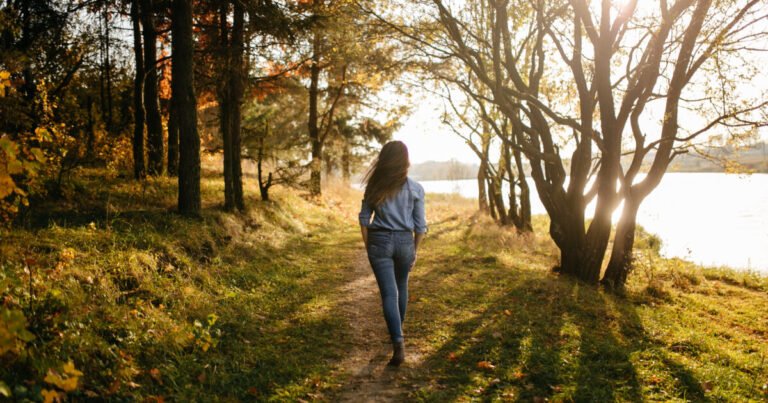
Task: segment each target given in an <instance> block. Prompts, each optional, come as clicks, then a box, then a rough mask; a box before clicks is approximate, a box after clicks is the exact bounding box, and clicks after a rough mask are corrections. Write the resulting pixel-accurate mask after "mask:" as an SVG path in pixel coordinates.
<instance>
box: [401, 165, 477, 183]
mask: <svg viewBox="0 0 768 403" xmlns="http://www.w3.org/2000/svg"><path fill="white" fill-rule="evenodd" d="M478 168H479V165H478V164H468V163H464V162H459V161H456V160H450V161H427V162H421V163H418V164H414V165H412V166H411V169H410V170H409V174H410V176H411V177H413V178H414V179H417V180H424V181H433V180H459V179H473V178H477V170H478Z"/></svg>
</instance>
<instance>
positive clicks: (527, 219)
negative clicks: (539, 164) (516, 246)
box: [512, 149, 533, 232]
mask: <svg viewBox="0 0 768 403" xmlns="http://www.w3.org/2000/svg"><path fill="white" fill-rule="evenodd" d="M512 154H513V155H514V157H515V165H516V166H517V177H518V178H519V183H518V185H517V186H518V187H519V188H520V222H521V227H520V230H521V231H522V232H533V224H532V223H531V190H530V189H529V188H528V182H526V180H525V169H524V168H523V158H522V155H521V153H520V150H517V149H515V150H513V151H512Z"/></svg>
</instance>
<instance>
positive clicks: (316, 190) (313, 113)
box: [308, 0, 323, 196]
mask: <svg viewBox="0 0 768 403" xmlns="http://www.w3.org/2000/svg"><path fill="white" fill-rule="evenodd" d="M317 4H318V1H317V0H315V6H316V7H317ZM313 35H314V37H313V40H312V62H311V65H310V68H309V80H310V81H309V123H308V124H309V140H310V142H311V143H312V162H311V163H310V178H309V192H310V193H311V194H312V195H313V196H319V195H320V194H321V193H322V189H321V182H320V180H321V178H320V170H321V168H322V162H323V143H322V141H321V139H320V128H319V127H318V121H317V120H318V116H317V99H318V89H317V86H318V83H319V81H320V45H321V37H320V32H319V30H318V28H315V32H314V34H313Z"/></svg>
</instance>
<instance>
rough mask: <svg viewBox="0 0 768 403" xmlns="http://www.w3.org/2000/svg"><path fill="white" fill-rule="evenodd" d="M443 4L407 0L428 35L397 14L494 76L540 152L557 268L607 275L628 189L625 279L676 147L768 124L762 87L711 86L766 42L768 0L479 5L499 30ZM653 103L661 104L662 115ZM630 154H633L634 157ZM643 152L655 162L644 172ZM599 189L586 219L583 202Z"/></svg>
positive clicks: (621, 236)
mask: <svg viewBox="0 0 768 403" xmlns="http://www.w3.org/2000/svg"><path fill="white" fill-rule="evenodd" d="M432 4H433V6H432V7H427V6H424V7H422V8H418V7H417V8H414V7H409V8H406V10H407V11H408V12H409V13H411V14H410V15H409V19H408V21H413V20H416V18H415V16H414V15H413V13H414V11H419V10H420V11H421V12H422V13H423V14H422V15H421V17H424V20H426V23H425V25H424V26H426V27H428V28H431V29H430V30H426V31H425V32H427V35H428V36H427V35H423V34H421V33H420V32H419V31H418V30H417V29H415V28H414V26H412V25H408V24H404V23H402V22H399V21H398V20H397V19H396V18H389V19H388V20H389V21H390V24H391V25H392V26H394V27H397V29H398V30H399V31H400V32H401V33H402V34H404V36H405V37H406V38H407V40H408V41H409V42H410V43H411V44H412V45H413V46H414V48H417V49H421V50H422V51H423V53H424V54H427V55H428V56H429V57H431V58H435V59H443V60H448V59H455V60H458V61H460V62H461V64H462V65H463V66H464V67H465V68H466V69H467V70H469V71H470V72H471V75H472V77H473V79H476V80H477V82H478V83H480V84H481V85H482V87H484V88H485V89H486V90H487V92H488V95H487V96H485V97H484V99H485V100H486V101H488V102H492V103H493V104H494V105H496V106H497V107H498V108H499V110H500V111H501V113H502V114H503V115H504V116H505V117H506V118H507V119H508V120H509V122H510V123H511V124H512V126H513V127H516V128H517V129H516V130H519V131H520V133H522V136H521V137H520V140H521V141H519V142H518V144H510V146H511V147H512V149H513V150H514V149H517V150H519V151H520V152H521V153H523V154H524V155H525V156H526V157H527V159H528V160H529V161H530V164H531V165H530V170H531V172H530V174H531V178H532V179H533V181H534V183H535V184H536V190H537V193H538V195H539V198H540V199H541V201H542V204H543V205H544V207H545V209H546V210H547V212H548V214H549V216H550V228H549V233H550V236H551V237H552V239H553V240H554V241H555V243H556V245H557V246H558V248H559V249H560V264H559V266H558V267H557V268H556V269H558V270H559V271H562V272H563V273H566V274H570V275H573V276H575V277H577V278H579V279H582V280H584V281H586V282H589V283H597V282H598V280H599V279H600V274H601V268H602V265H603V262H604V259H605V258H606V256H607V255H608V245H609V240H610V238H611V228H612V219H611V216H612V213H613V211H614V210H615V209H616V208H617V206H619V204H620V203H621V202H624V210H623V215H622V219H621V220H620V222H619V224H618V227H617V235H616V238H614V243H613V247H612V250H611V252H610V261H609V265H608V269H607V271H606V273H605V276H604V277H603V282H604V283H605V284H606V285H608V286H611V287H622V286H623V284H624V282H625V281H626V277H627V274H628V273H629V271H630V270H631V266H632V246H633V236H634V228H635V221H636V214H637V210H638V208H639V206H640V203H641V202H642V200H643V199H644V198H645V197H646V196H647V195H648V194H649V193H650V192H651V191H652V190H653V189H654V188H655V187H656V186H657V185H658V183H659V182H660V180H661V178H662V177H663V174H664V172H665V170H666V168H667V166H668V164H669V162H670V161H671V160H672V159H673V158H674V157H675V155H677V154H679V153H682V152H685V151H686V150H687V149H688V148H689V147H690V146H692V145H693V144H695V143H694V141H695V140H697V139H699V138H700V136H702V134H704V133H707V132H708V131H710V130H712V129H713V128H718V129H720V130H722V131H724V132H726V133H729V135H731V136H737V135H738V133H735V131H736V130H738V129H741V130H744V131H750V130H754V129H755V128H757V127H760V126H762V125H764V124H765V118H764V116H765V115H763V117H762V118H761V116H760V113H761V112H762V113H763V114H764V113H765V109H766V102H765V100H764V99H761V98H760V97H755V99H744V98H743V97H742V99H739V98H737V97H736V96H734V94H736V92H734V91H712V90H710V88H711V87H712V82H715V83H718V88H733V87H734V78H733V77H731V78H726V75H725V74H722V70H721V68H722V66H723V64H725V65H727V64H730V63H733V62H734V61H736V62H738V63H742V65H746V63H745V60H744V59H743V57H744V55H746V54H748V53H749V52H751V51H755V50H761V49H765V43H766V41H765V38H766V35H768V33H766V32H765V31H764V30H760V29H759V28H757V27H756V26H757V25H759V24H756V22H757V21H759V20H760V19H761V18H763V16H764V15H765V12H766V5H765V4H764V2H762V3H761V2H760V1H753V0H739V1H733V2H713V1H712V0H677V1H674V2H667V1H659V2H652V3H651V2H642V6H639V4H640V2H638V1H636V0H633V1H627V2H622V3H617V4H616V5H614V4H613V3H612V2H611V1H609V0H602V1H600V2H587V1H586V0H568V1H566V0H560V1H543V0H514V1H510V0H487V1H484V2H483V3H482V4H483V7H482V12H483V13H485V14H486V15H487V16H488V18H489V21H491V25H490V39H489V40H487V39H486V38H485V37H483V36H478V35H476V34H475V33H474V30H475V26H474V25H473V24H472V22H471V21H470V20H469V19H468V18H469V16H471V13H469V12H468V11H467V7H469V6H467V5H463V4H458V3H452V2H451V3H450V4H449V3H448V2H444V1H442V0H433V1H432ZM649 4H650V5H649ZM526 15H529V16H530V17H526V18H522V19H521V18H520V17H521V16H526ZM382 19H386V18H384V17H382ZM435 27H437V29H439V30H440V31H441V32H442V33H441V34H440V35H435V30H434V28H435ZM742 83H747V85H748V79H745V78H742ZM654 108H655V109H656V110H659V109H662V110H663V115H662V119H660V122H659V123H658V124H655V125H654V124H653V122H654V121H655V119H653V117H652V116H653V111H654ZM683 108H685V109H684V110H686V111H688V110H693V111H697V112H698V114H697V115H694V114H692V113H687V112H681V110H683ZM681 113H685V114H687V115H692V116H691V117H692V119H691V120H690V122H691V123H689V125H687V126H689V127H681V126H680V124H679V123H680V115H681ZM702 122H703V123H702ZM696 123H699V127H694V128H690V126H695V125H696ZM625 140H628V141H625ZM564 152H570V158H563V155H562V154H563V153H564ZM622 155H625V158H627V157H626V156H629V159H630V160H631V162H630V164H629V166H628V167H626V168H625V167H622V166H621V164H620V161H621V157H622ZM646 158H648V159H651V160H652V162H651V169H650V171H649V173H648V174H647V175H646V176H645V177H644V178H642V179H641V178H640V177H639V176H638V173H639V172H640V167H641V166H642V165H643V161H645V160H646ZM593 200H594V201H595V203H596V208H595V213H594V216H593V218H592V220H591V221H589V222H588V221H587V217H586V207H587V204H588V203H589V202H590V201H593Z"/></svg>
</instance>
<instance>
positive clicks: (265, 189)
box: [256, 126, 272, 201]
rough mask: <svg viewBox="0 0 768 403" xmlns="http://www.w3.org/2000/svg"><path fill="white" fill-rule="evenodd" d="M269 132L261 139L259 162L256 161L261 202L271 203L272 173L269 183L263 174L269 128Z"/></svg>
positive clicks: (268, 177) (268, 178)
mask: <svg viewBox="0 0 768 403" xmlns="http://www.w3.org/2000/svg"><path fill="white" fill-rule="evenodd" d="M266 130H267V131H265V132H264V136H262V137H260V138H259V153H258V160H257V161H256V175H257V176H258V179H259V193H261V200H263V201H269V188H270V187H272V172H270V173H269V175H268V176H267V181H266V182H264V176H263V174H262V164H263V162H264V137H266V136H267V135H268V134H269V126H267V129H266Z"/></svg>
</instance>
